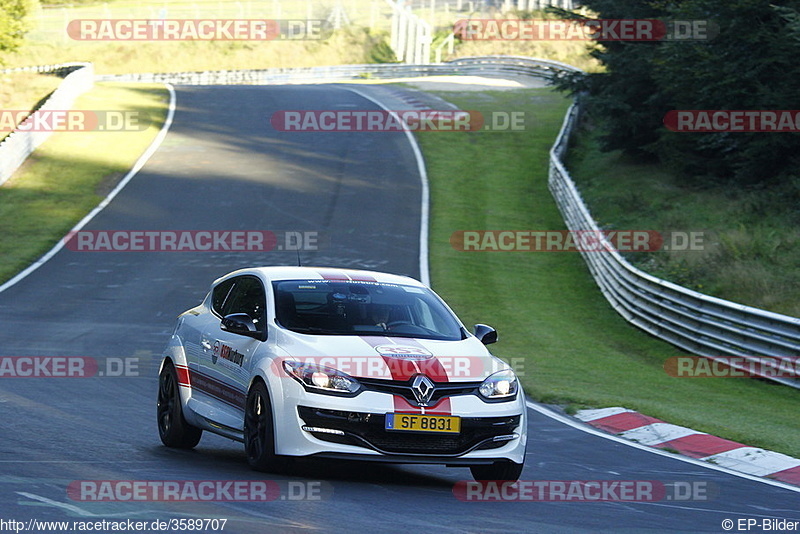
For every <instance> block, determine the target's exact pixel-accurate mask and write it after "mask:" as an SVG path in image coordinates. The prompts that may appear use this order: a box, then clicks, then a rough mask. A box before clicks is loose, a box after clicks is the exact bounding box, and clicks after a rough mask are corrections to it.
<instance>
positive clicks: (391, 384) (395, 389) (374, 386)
mask: <svg viewBox="0 0 800 534" xmlns="http://www.w3.org/2000/svg"><path fill="white" fill-rule="evenodd" d="M358 381H359V382H360V383H361V385H362V386H363V387H364V389H366V390H369V391H378V392H381V393H389V394H392V395H399V396H401V397H403V398H404V399H406V400H407V401H408V402H409V403H410V404H411V405H412V406H418V405H419V404H418V403H417V399H416V397H414V392H413V391H412V389H411V379H409V380H403V381H401V380H384V379H380V378H358ZM433 384H434V388H435V389H434V390H433V395H432V396H431V399H430V401H428V405H430V406H433V405H435V404H436V403H437V402H439V400H441V399H442V398H444V397H455V396H457V395H477V394H478V388H479V387H480V385H481V382H434V383H433Z"/></svg>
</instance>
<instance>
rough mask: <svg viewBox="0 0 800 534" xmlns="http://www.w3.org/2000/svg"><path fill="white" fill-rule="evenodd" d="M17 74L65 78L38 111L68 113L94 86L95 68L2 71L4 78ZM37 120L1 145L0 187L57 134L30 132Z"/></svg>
mask: <svg viewBox="0 0 800 534" xmlns="http://www.w3.org/2000/svg"><path fill="white" fill-rule="evenodd" d="M13 72H38V73H47V74H52V75H54V76H59V77H61V78H64V80H63V81H62V82H61V83H60V84H59V86H58V87H57V88H56V90H55V91H53V93H52V94H51V95H50V97H49V98H48V99H47V100H46V101H45V102H44V103H43V104H42V105H41V106H40V107H39V109H38V110H36V111H56V110H68V109H70V108H71V107H72V105H73V104H74V103H75V99H77V98H78V96H80V95H81V94H83V93H85V92H86V91H88V90H90V89H91V88H92V86H93V85H94V68H93V67H92V64H91V63H66V64H63V65H43V66H38V67H22V68H15V69H4V70H0V74H8V73H13ZM31 121H33V118H32V117H31V116H29V117H28V118H27V119H25V120H24V121H22V123H20V124H19V125H18V126H17V129H16V130H15V131H13V132H12V133H10V134H9V135H8V137H6V138H5V139H3V140H2V142H0V185H2V184H3V183H5V182H6V180H8V179H9V178H11V175H12V174H14V172H15V171H16V170H17V169H18V168H19V167H20V165H22V163H23V162H24V161H25V159H26V158H27V157H28V156H30V155H31V153H32V152H33V151H34V150H36V148H37V147H38V146H39V145H41V144H42V143H44V142H45V141H46V140H47V138H48V137H50V135H51V134H52V133H53V132H49V131H41V132H36V131H33V130H32V129H30V130H26V129H25V127H26V125H30V124H31Z"/></svg>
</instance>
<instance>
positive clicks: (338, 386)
mask: <svg viewBox="0 0 800 534" xmlns="http://www.w3.org/2000/svg"><path fill="white" fill-rule="evenodd" d="M283 368H284V369H285V370H286V372H287V373H289V375H290V376H292V377H294V378H295V379H297V380H298V381H299V382H300V383H301V384H303V386H304V387H305V388H306V389H310V390H312V391H317V392H319V393H356V392H357V391H358V390H359V389H361V384H360V383H359V382H358V380H356V379H355V378H353V377H352V376H350V375H348V374H347V373H343V372H341V371H339V370H337V369H333V368H331V367H325V366H324V365H317V364H315V363H303V362H295V361H290V360H284V361H283Z"/></svg>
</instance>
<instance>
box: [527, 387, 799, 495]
mask: <svg viewBox="0 0 800 534" xmlns="http://www.w3.org/2000/svg"><path fill="white" fill-rule="evenodd" d="M526 404H527V405H528V408H530V409H531V410H533V411H535V412H539V413H540V414H542V415H544V416H545V417H549V418H550V419H553V420H555V421H558V422H560V423H564V424H566V425H567V426H570V427H572V428H574V429H576V430H580V431H581V432H586V433H587V434H592V435H593V436H598V437H601V438H604V439H607V440H610V441H614V442H617V443H621V444H623V445H627V446H628V447H633V448H635V449H639V450H642V451H647V452H650V453H652V454H657V455H659V456H664V457H666V458H672V459H675V460H679V461H681V462H685V463H688V464H692V465H695V466H698V467H705V468H706V469H713V470H714V471H719V472H721V473H726V474H728V475H734V476H737V477H739V478H746V479H748V480H753V481H755V482H761V483H763V484H769V485H770V486H776V487H779V488H783V489H787V490H789V491H793V492H795V493H800V487H798V486H793V485H791V484H787V483H786V482H781V481H779V480H773V479H770V478H762V477H759V476H755V475H749V474H747V473H742V472H740V471H734V470H733V469H728V468H726V467H721V466H719V465H714V464H710V463H708V462H703V461H700V460H697V459H695V458H691V457H689V456H682V455H678V454H673V453H670V452H666V451H663V450H661V449H655V448H653V447H648V446H646V445H641V444H639V443H636V442H634V441H628V440H626V439H623V438H620V437H619V436H615V435H614V434H608V433H606V432H603V431H601V430H597V429H596V428H594V427H591V426H589V425H588V424H585V423H582V422H580V421H576V420H574V419H572V418H571V417H568V416H565V415H562V414H560V413H558V412H555V411H553V410H551V409H550V408H546V407H544V406H542V405H541V404H537V403H535V402H533V401H531V400H526Z"/></svg>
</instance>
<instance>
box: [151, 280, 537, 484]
mask: <svg viewBox="0 0 800 534" xmlns="http://www.w3.org/2000/svg"><path fill="white" fill-rule="evenodd" d="M496 340H497V333H496V332H495V330H493V329H492V328H490V327H488V326H486V325H476V326H475V329H474V334H470V333H469V332H468V331H467V330H466V329H465V328H464V326H463V324H462V323H461V322H460V321H459V320H458V318H457V317H456V316H455V314H454V313H453V312H452V311H451V310H450V308H449V307H448V306H447V305H446V304H445V303H444V302H443V301H442V300H441V299H440V298H439V297H438V296H437V295H436V294H435V293H433V291H431V290H430V289H429V288H427V287H426V286H425V285H423V284H421V283H420V282H418V281H416V280H413V279H411V278H407V277H403V276H396V275H391V274H384V273H378V272H371V271H353V270H339V269H330V268H312V267H259V268H252V269H242V270H239V271H235V272H233V273H230V274H228V275H225V276H223V277H222V278H220V279H218V280H216V281H215V282H214V283H213V284H212V286H211V291H210V292H209V293H208V295H207V296H206V298H205V300H204V301H203V303H202V304H200V305H199V306H197V307H196V308H192V309H191V310H188V311H186V312H184V313H183V314H182V315H180V316H179V317H178V321H177V325H176V327H175V331H174V333H173V335H172V338H171V340H170V342H169V344H168V346H167V348H166V349H165V351H164V356H163V361H162V363H161V370H160V375H159V390H158V431H159V435H160V437H161V441H162V442H163V443H164V445H166V446H168V447H177V448H192V447H194V446H195V445H197V443H198V442H199V440H200V436H201V433H202V431H203V430H208V431H210V432H214V433H216V434H219V435H222V436H226V437H228V438H231V439H234V440H237V441H241V442H244V448H245V452H246V456H247V460H248V462H249V464H250V465H251V466H252V467H253V468H254V469H257V470H260V471H271V470H275V469H276V468H278V466H279V465H280V464H281V463H282V459H284V458H285V457H311V456H314V457H329V458H347V459H360V460H374V461H382V462H395V463H418V464H445V465H448V466H468V467H470V469H471V471H472V475H473V477H474V478H475V479H477V480H517V479H518V478H519V476H520V473H521V472H522V466H523V462H524V460H525V444H526V429H527V421H526V409H525V396H524V394H523V392H522V387H521V386H520V383H519V381H518V380H517V377H516V376H515V374H514V371H513V370H512V369H511V368H510V367H509V366H508V365H507V364H506V363H504V362H503V361H501V360H499V359H497V358H495V357H494V356H492V355H491V354H490V353H489V351H488V350H487V349H486V347H485V345H487V344H489V343H493V342H494V341H496Z"/></svg>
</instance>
